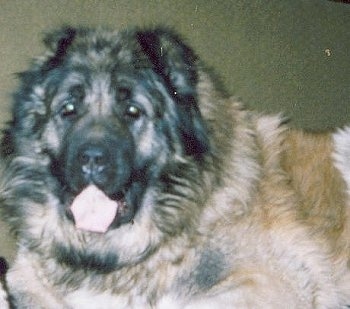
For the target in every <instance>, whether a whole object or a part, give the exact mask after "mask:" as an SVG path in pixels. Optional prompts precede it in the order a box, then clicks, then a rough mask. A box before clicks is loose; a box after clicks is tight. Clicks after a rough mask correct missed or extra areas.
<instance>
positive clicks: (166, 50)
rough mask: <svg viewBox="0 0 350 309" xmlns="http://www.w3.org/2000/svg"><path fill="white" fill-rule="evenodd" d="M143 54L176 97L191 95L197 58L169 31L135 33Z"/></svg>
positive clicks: (157, 30) (195, 78)
mask: <svg viewBox="0 0 350 309" xmlns="http://www.w3.org/2000/svg"><path fill="white" fill-rule="evenodd" d="M137 38H138V40H139V43H140V45H141V48H142V49H143V51H144V53H145V54H147V55H148V57H149V60H150V61H151V62H152V64H153V66H154V70H155V71H156V72H157V73H158V74H160V75H161V76H163V78H164V80H165V82H167V83H168V86H169V88H170V89H169V90H173V91H174V92H176V93H177V95H181V96H186V95H193V91H194V87H195V85H196V83H197V68H196V60H197V57H196V55H195V54H194V52H193V51H192V50H191V49H190V48H189V47H188V46H186V45H185V44H184V43H183V42H182V41H181V39H180V38H179V37H178V36H177V35H176V34H174V33H173V32H171V31H168V30H164V29H155V30H151V31H141V32H138V33H137Z"/></svg>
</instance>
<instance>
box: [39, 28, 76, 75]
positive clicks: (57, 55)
mask: <svg viewBox="0 0 350 309" xmlns="http://www.w3.org/2000/svg"><path fill="white" fill-rule="evenodd" d="M76 33H77V30H76V29H74V28H71V27H64V28H61V29H59V30H57V31H54V32H51V33H49V34H47V35H46V37H45V38H44V44H45V46H46V47H48V48H49V49H50V50H51V51H53V53H54V55H53V56H52V57H50V58H49V59H48V61H47V62H46V64H45V65H44V66H43V69H44V70H51V69H53V68H55V67H58V66H59V65H60V64H61V63H62V61H63V59H64V57H65V55H66V54H67V51H68V48H69V46H70V45H71V44H72V43H73V41H74V38H75V36H76Z"/></svg>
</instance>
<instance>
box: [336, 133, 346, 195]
mask: <svg viewBox="0 0 350 309" xmlns="http://www.w3.org/2000/svg"><path fill="white" fill-rule="evenodd" d="M333 141H334V154H333V158H334V164H335V166H336V167H337V169H338V170H339V171H340V173H341V174H342V176H343V178H344V180H345V182H346V186H347V191H348V193H349V194H350V127H345V128H344V129H340V130H338V131H337V132H336V133H334V135H333Z"/></svg>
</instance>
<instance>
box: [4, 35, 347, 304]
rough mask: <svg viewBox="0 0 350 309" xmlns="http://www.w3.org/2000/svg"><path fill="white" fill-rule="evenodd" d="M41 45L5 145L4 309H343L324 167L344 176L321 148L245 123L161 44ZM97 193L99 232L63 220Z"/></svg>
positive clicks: (134, 38) (164, 40)
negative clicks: (110, 205)
mask: <svg viewBox="0 0 350 309" xmlns="http://www.w3.org/2000/svg"><path fill="white" fill-rule="evenodd" d="M45 43H46V46H47V47H48V52H47V53H46V54H45V55H44V56H43V57H41V58H39V59H37V60H36V61H35V62H34V63H33V64H32V66H31V67H30V69H29V70H28V71H26V72H24V73H22V74H21V76H20V78H21V85H20V88H19V90H18V92H17V93H16V95H15V96H14V108H13V121H12V122H11V123H10V124H9V125H8V127H7V129H6V131H5V133H4V140H3V153H4V161H5V163H4V167H3V172H2V176H1V183H0V193H1V195H0V202H1V209H2V213H3V215H4V216H5V218H6V219H7V220H8V221H9V222H10V224H11V226H12V228H13V230H14V232H15V234H16V235H17V237H18V243H19V249H18V255H17V258H16V260H15V262H14V263H13V265H12V267H11V269H10V271H9V274H8V277H7V285H8V287H9V291H10V296H11V302H12V304H13V306H15V307H17V308H87V309H88V308H94V309H98V308H101V309H102V308H103V309H108V308H167V309H169V308H181V309H182V308H187V309H188V308H203V309H204V308H211V309H212V308H286V307H288V308H341V307H345V306H346V305H347V304H350V275H349V256H350V254H349V251H350V249H349V247H350V245H349V242H350V241H349V240H350V226H349V224H350V223H349V220H350V219H349V205H348V204H347V200H348V198H347V192H346V182H344V180H343V178H342V177H341V174H340V173H339V171H338V169H336V168H335V166H334V164H333V155H334V153H336V155H335V157H337V159H336V160H337V161H336V162H338V163H337V167H338V168H339V169H340V171H343V169H344V165H345V166H347V165H346V163H345V164H341V163H339V161H342V160H343V159H344V155H343V151H342V149H340V150H335V149H334V145H333V140H332V136H331V135H311V134H306V133H301V132H296V131H293V130H291V129H289V128H287V127H286V126H285V125H284V124H282V119H281V117H279V116H265V115H260V114H257V113H255V112H252V111H248V110H246V109H244V108H243V107H242V105H241V104H240V103H238V102H237V101H236V100H235V99H234V98H229V97H227V96H226V95H224V94H223V93H222V91H220V90H219V89H218V88H217V87H215V85H214V83H213V80H212V78H211V77H210V75H209V74H208V73H207V72H206V70H205V69H204V68H203V66H202V64H201V63H200V61H199V60H198V59H197V57H196V56H195V54H194V53H193V51H192V50H191V49H190V48H189V47H188V46H187V45H186V44H185V43H184V42H183V41H182V40H180V39H179V37H178V36H177V35H176V34H174V33H172V32H171V31H168V30H164V29H151V30H142V29H128V30H125V31H121V32H112V31H108V30H103V29H97V30H93V29H92V30H91V29H71V28H68V29H61V30H59V31H57V32H54V33H52V34H50V35H49V36H47V37H46V39H45ZM349 148H350V147H349ZM86 155H88V159H89V160H88V162H90V163H91V162H93V163H91V164H90V163H89V164H90V165H89V167H87V163H86V162H87V161H86ZM92 158H93V159H94V160H93V161H91V160H92ZM91 183H93V184H94V185H95V186H97V187H98V188H99V189H100V190H101V191H102V192H104V194H105V195H106V196H108V197H109V198H110V199H111V200H114V201H115V202H116V203H118V205H119V208H118V212H117V214H116V216H115V218H114V221H113V223H112V224H111V226H110V227H109V228H108V230H107V231H106V232H105V233H96V232H92V231H86V230H82V229H78V228H76V226H75V224H74V219H72V213H71V211H70V205H71V204H72V201H73V200H75V199H76V197H77V195H78V194H79V193H80V192H82V191H84V188H85V187H86V186H87V185H89V184H91Z"/></svg>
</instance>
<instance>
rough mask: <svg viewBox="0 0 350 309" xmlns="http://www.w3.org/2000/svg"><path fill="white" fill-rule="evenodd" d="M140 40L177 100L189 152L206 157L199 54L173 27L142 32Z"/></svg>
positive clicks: (181, 129) (206, 146)
mask: <svg viewBox="0 0 350 309" xmlns="http://www.w3.org/2000/svg"><path fill="white" fill-rule="evenodd" d="M137 39H138V42H139V44H140V46H141V49H142V51H143V52H144V53H145V54H146V55H147V57H148V59H149V60H150V62H151V63H152V65H153V70H154V71H155V72H156V73H157V74H159V75H160V76H161V77H162V78H163V80H164V83H165V85H166V87H167V89H168V92H169V94H170V95H171V96H172V98H173V99H174V101H175V102H176V105H177V106H176V109H177V113H178V130H179V132H180V135H181V137H182V142H183V145H184V149H185V152H186V154H188V155H194V156H202V155H203V154H204V153H206V152H208V151H209V141H208V135H207V129H206V126H205V124H204V121H203V119H202V117H201V114H200V110H199V107H198V102H197V101H198V98H197V89H196V88H197V82H198V72H197V57H196V55H195V54H194V52H193V51H192V49H191V48H190V47H188V46H187V45H186V44H185V43H184V42H183V41H182V40H181V39H180V38H179V37H178V36H177V35H176V34H174V33H173V32H172V31H169V30H165V29H155V30H149V31H139V32H137Z"/></svg>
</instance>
